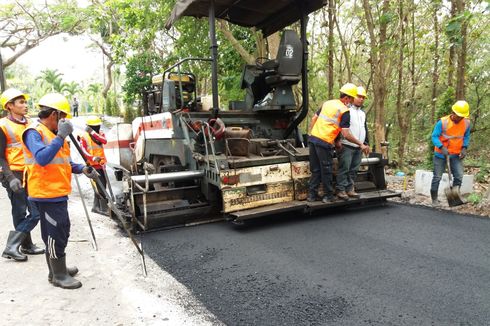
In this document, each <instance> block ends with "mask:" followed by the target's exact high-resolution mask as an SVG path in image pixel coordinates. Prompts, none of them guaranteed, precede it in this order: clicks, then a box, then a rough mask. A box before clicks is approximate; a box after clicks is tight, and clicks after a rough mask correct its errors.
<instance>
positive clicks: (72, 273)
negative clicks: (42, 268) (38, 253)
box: [45, 252, 78, 283]
mask: <svg viewBox="0 0 490 326" xmlns="http://www.w3.org/2000/svg"><path fill="white" fill-rule="evenodd" d="M45 256H46V263H47V264H48V270H49V273H48V282H49V283H53V271H52V270H51V265H49V253H47V252H46V255H45ZM66 272H67V273H68V274H69V275H70V276H75V275H77V274H78V268H77V267H76V266H73V267H67V268H66Z"/></svg>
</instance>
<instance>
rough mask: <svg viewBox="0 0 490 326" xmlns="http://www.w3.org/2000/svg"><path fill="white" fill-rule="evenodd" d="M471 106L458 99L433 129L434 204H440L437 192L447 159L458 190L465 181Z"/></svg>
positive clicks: (431, 191) (454, 184)
mask: <svg viewBox="0 0 490 326" xmlns="http://www.w3.org/2000/svg"><path fill="white" fill-rule="evenodd" d="M469 115H470V106H469V104H468V103H467V102H466V101H457V102H456V103H454V105H453V106H452V112H451V114H450V115H447V116H445V117H442V118H441V119H440V120H439V121H437V123H436V125H435V127H434V130H433V131H432V143H433V144H434V159H433V162H434V176H433V177H432V184H431V187H430V196H431V199H432V204H433V205H439V200H438V198H437V193H438V191H439V183H440V182H441V177H442V174H443V173H444V171H445V170H446V160H447V159H448V158H449V163H450V166H451V173H452V175H453V187H456V189H457V191H459V188H460V187H461V183H462V182H463V172H464V171H463V163H462V161H461V160H462V159H464V158H465V157H466V150H467V148H468V146H469V144H470V130H471V125H470V119H468V117H469Z"/></svg>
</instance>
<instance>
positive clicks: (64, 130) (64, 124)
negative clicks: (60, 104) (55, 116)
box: [57, 119, 73, 139]
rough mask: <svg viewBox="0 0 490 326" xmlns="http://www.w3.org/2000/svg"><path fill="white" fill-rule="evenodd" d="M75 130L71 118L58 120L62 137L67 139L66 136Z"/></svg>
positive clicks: (59, 134)
mask: <svg viewBox="0 0 490 326" xmlns="http://www.w3.org/2000/svg"><path fill="white" fill-rule="evenodd" d="M72 132H73V125H72V124H71V122H70V121H69V120H66V119H61V120H60V121H58V134H57V135H58V136H59V137H61V139H65V138H66V136H68V135H69V134H71V133H72Z"/></svg>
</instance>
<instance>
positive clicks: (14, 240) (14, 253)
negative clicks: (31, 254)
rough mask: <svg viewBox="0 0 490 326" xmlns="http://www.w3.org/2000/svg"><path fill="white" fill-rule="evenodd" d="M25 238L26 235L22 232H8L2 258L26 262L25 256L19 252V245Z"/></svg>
mask: <svg viewBox="0 0 490 326" xmlns="http://www.w3.org/2000/svg"><path fill="white" fill-rule="evenodd" d="M25 237H26V234H25V233H23V232H17V231H10V233H9V238H8V240H7V246H6V247H5V250H4V251H3V253H2V257H4V258H9V259H14V260H16V261H26V260H27V256H26V255H24V254H22V253H21V252H20V251H19V247H20V244H21V243H22V241H24V239H25Z"/></svg>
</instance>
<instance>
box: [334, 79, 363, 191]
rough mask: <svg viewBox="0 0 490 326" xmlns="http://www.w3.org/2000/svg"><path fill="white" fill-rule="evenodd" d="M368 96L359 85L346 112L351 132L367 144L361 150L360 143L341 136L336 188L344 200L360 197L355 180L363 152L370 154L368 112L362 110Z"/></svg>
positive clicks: (338, 150)
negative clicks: (355, 187) (355, 186)
mask: <svg viewBox="0 0 490 326" xmlns="http://www.w3.org/2000/svg"><path fill="white" fill-rule="evenodd" d="M366 96H367V93H366V89H365V88H364V87H362V86H359V87H357V96H356V97H355V98H354V102H353V103H352V104H351V105H350V107H349V112H346V113H345V114H344V115H345V117H346V118H347V115H348V116H349V119H350V120H349V121H350V127H349V130H350V133H351V134H352V135H353V136H354V137H355V138H357V140H359V142H361V143H362V144H364V145H366V146H365V147H364V150H361V147H360V146H359V145H358V144H356V143H354V142H351V141H348V140H347V139H345V138H344V137H341V140H340V146H339V148H338V149H337V154H338V155H337V157H338V159H339V169H338V171H337V179H336V181H337V183H336V188H337V197H339V198H340V199H343V200H347V199H349V197H350V198H359V197H360V195H359V194H358V193H357V192H356V191H355V189H354V182H355V179H356V175H357V171H359V167H360V166H361V159H362V154H363V153H364V154H366V155H367V154H369V140H368V129H367V123H366V113H365V112H364V111H363V110H362V105H363V104H364V100H365V99H366Z"/></svg>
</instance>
